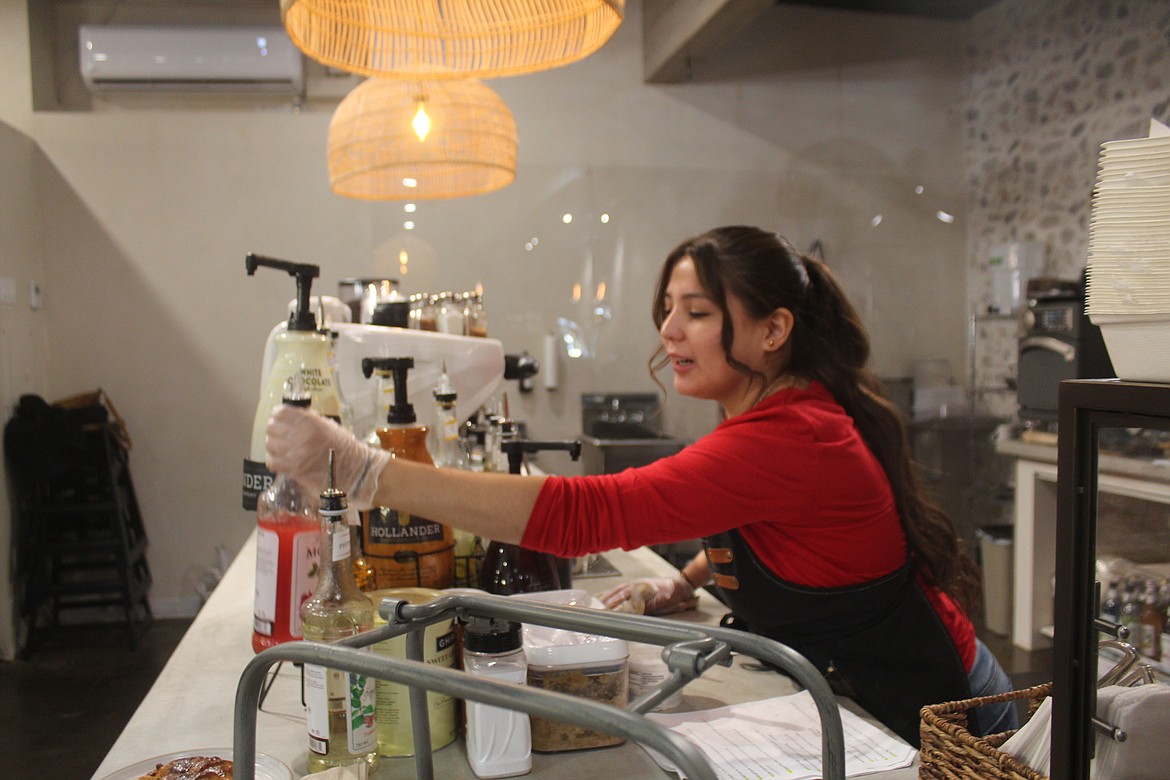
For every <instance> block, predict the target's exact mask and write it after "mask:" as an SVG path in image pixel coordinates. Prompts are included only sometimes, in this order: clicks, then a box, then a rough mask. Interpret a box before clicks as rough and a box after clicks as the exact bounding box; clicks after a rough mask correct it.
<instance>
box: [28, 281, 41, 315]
mask: <svg viewBox="0 0 1170 780" xmlns="http://www.w3.org/2000/svg"><path fill="white" fill-rule="evenodd" d="M28 307H29V308H30V309H32V310H33V311H37V310H38V309H40V308H41V285H40V283H38V282H29V283H28Z"/></svg>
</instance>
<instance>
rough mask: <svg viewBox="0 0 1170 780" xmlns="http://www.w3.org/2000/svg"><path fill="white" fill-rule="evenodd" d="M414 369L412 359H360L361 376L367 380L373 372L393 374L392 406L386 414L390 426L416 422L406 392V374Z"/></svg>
mask: <svg viewBox="0 0 1170 780" xmlns="http://www.w3.org/2000/svg"><path fill="white" fill-rule="evenodd" d="M412 368H414V358H412V357H396V358H362V375H363V376H365V378H366V379H369V378H370V376H372V375H373V373H374V372H375V371H389V372H391V373H392V374H394V405H393V406H391V407H390V411H389V412H388V413H387V414H386V422H388V423H390V424H391V425H413V424H414V423H416V422H418V415H416V414H415V413H414V405H413V404H412V403H411V402H410V400H409V395H408V394H407V392H406V372H407V371H409V370H410V369H412Z"/></svg>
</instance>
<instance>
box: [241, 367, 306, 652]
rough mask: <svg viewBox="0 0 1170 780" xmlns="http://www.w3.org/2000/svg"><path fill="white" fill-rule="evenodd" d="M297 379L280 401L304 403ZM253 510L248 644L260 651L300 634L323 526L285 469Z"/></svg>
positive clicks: (294, 379)
mask: <svg viewBox="0 0 1170 780" xmlns="http://www.w3.org/2000/svg"><path fill="white" fill-rule="evenodd" d="M299 379H300V377H299V376H293V377H291V378H290V379H289V381H288V383H287V388H286V391H285V396H284V402H285V403H286V404H291V405H294V406H308V405H309V402H310V398H309V395H308V393H307V392H305V390H304V388H303V386H302V385H301V383H300V381H299ZM256 509H257V511H256V519H257V526H258V527H257V529H256V596H255V605H254V606H255V608H254V611H253V621H252V626H253V628H252V649H253V650H254V651H255V652H257V653H259V652H260V651H261V650H266V649H268V648H269V647H274V646H276V645H278V644H280V643H282V642H292V641H295V640H298V639H300V638H301V603H302V602H303V601H304V600H305V599H307V598H308V597H309V596H311V595H312V593H313V591H314V590H315V589H316V587H317V575H318V570H319V565H320V544H321V528H320V523H319V522H318V520H317V499H316V497H315V496H313V495H312V494H310V493H307V492H306V491H304V490H303V489H302V488H301V486H300V485H299V484H297V482H296V481H294V480H293V479H291V478H289V477H288V476H286V475H283V474H279V475H277V476H276V479H275V481H274V482H273V483H272V484H271V485H270V486H269V487H268V489H267V490H265V491H264V492H263V493H261V494H260V498H259V499H258V503H257V508H256Z"/></svg>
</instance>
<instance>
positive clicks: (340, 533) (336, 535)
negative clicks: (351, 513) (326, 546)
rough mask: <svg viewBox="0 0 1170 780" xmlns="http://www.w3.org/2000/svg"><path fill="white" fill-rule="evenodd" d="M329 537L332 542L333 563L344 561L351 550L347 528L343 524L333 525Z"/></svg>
mask: <svg viewBox="0 0 1170 780" xmlns="http://www.w3.org/2000/svg"><path fill="white" fill-rule="evenodd" d="M329 536H330V538H331V539H332V540H333V562H334V563H337V562H338V561H344V560H345V559H346V558H348V557H349V554H350V551H351V550H352V547H351V545H350V541H349V537H350V533H349V526H348V525H346V524H345V523H344V522H339V523H335V524H334V527H333V530H332V531H331V532H330V534H329Z"/></svg>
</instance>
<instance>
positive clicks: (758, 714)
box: [643, 691, 918, 780]
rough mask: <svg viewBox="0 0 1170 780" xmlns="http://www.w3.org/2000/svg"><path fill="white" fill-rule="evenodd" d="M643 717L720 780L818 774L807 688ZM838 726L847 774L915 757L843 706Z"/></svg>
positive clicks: (817, 730) (814, 719)
mask: <svg viewBox="0 0 1170 780" xmlns="http://www.w3.org/2000/svg"><path fill="white" fill-rule="evenodd" d="M646 717H647V718H649V719H651V720H653V721H655V722H656V723H658V724H660V725H662V726H665V727H666V728H668V729H670V730H671V731H673V732H675V733H677V734H680V735H681V736H683V737H685V738H686V739H687V740H689V741H690V742H691V743H693V744H694V745H695V746H696V747H698V748H699V749H700V750H701V751H702V752H703V755H704V756H705V757H706V759H707V760H708V761H709V762H710V763H711V766H712V767H713V768H714V770H715V773H716V775H717V776H718V777H719V780H767V779H768V778H784V779H785V780H803V779H804V778H819V777H820V776H821V720H820V716H819V714H818V713H817V706H816V704H815V703H814V702H813V699H812V695H811V694H810V693H809V692H808V691H802V692H801V693H796V694H792V695H791V696H780V697H777V698H774V699H765V700H763V701H753V702H748V703H746V704H733V705H730V706H727V707H719V708H718V709H713V710H701V711H699V712H683V713H676V714H671V713H657V712H654V713H649V714H647V715H646ZM841 724H842V728H843V730H844V735H845V774H846V776H848V777H856V776H858V775H865V774H869V773H871V772H880V771H883V770H888V769H900V768H902V767H906V766H910V764H911V763H913V761H914V757H915V756H916V755H918V751H917V750H915V749H914V748H912V747H910V746H909V745H907V744H906V743H905V742H903V741H902V740H900V739H898V738H897V737H895V736H893V735H891V734H888V733H887V732H885V731H883V730H882V729H881V728H879V727H877V726H875V725H873V724H871V723H868V722H866V721H865V720H864V719H862V718H860V717H858V716H857V715H856V714H854V713H853V712H850V711H849V710H846V709H843V708H841ZM643 748H644V749H645V750H646V752H647V753H649V754H650V756H651V757H652V758H653V759H654V760H655V761H656V762H657V763H658V765H659V766H661V767H662V768H663V769H665V770H667V771H668V772H674V773H676V774H678V775H679V776H680V777H682V778H683V780H686V776H685V775H683V774H682V773H681V772H679V770H678V768H677V767H676V766H674V765H673V764H672V763H671V762H670V761H669V760H667V759H666V757H665V756H663V755H661V754H659V753H658V752H656V751H654V750H651V749H650V748H647V747H645V746H644V745H643Z"/></svg>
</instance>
